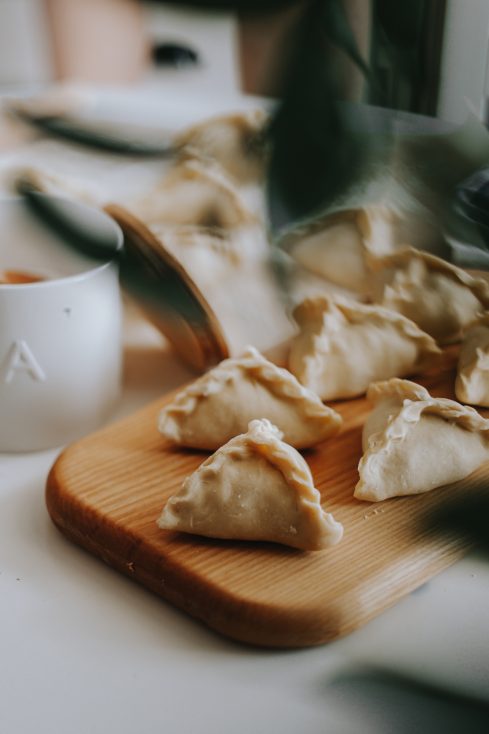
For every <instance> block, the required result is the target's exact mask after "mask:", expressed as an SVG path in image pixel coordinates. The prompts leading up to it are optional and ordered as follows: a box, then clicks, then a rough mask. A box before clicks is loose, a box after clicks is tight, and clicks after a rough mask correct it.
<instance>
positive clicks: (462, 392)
mask: <svg viewBox="0 0 489 734" xmlns="http://www.w3.org/2000/svg"><path fill="white" fill-rule="evenodd" d="M455 395H456V396H457V399H458V400H460V402H462V403H471V404H472V405H483V406H487V407H489V315H488V316H484V317H483V318H482V319H481V320H480V321H479V322H478V323H476V324H474V325H473V326H472V327H471V328H470V329H469V330H468V331H467V333H466V335H465V338H464V340H463V342H462V347H461V349H460V354H459V358H458V365H457V378H456V380H455Z"/></svg>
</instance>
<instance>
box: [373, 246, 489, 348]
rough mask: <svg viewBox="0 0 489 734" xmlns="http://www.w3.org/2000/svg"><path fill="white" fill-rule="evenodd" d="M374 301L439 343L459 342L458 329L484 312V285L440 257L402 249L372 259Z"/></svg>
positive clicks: (487, 300)
mask: <svg viewBox="0 0 489 734" xmlns="http://www.w3.org/2000/svg"><path fill="white" fill-rule="evenodd" d="M370 264H371V267H372V269H373V271H374V272H375V274H376V280H377V287H376V290H375V294H374V300H375V301H376V302H377V303H380V304H382V305H383V306H385V307H386V308H389V309H392V310H394V311H398V312H399V313H402V314H404V316H407V318H409V319H411V320H412V321H414V322H415V323H416V324H418V326H419V327H420V328H421V329H423V331H426V332H427V333H428V334H431V336H433V337H434V338H435V339H436V340H437V341H438V342H440V343H448V342H452V341H456V340H457V339H460V337H461V335H462V332H463V330H464V329H465V328H466V327H467V326H468V325H469V324H470V323H472V322H473V321H474V319H475V318H477V316H478V315H479V314H480V313H481V312H483V311H485V310H486V309H488V308H489V286H488V284H487V283H486V282H485V281H484V280H482V279H480V278H473V277H472V276H471V275H469V274H468V273H466V272H465V271H464V270H462V269H461V268H457V267H456V266H455V265H451V264H450V263H447V262H445V260H442V259H441V258H439V257H436V256H434V255H429V254H427V253H426V252H420V251H419V250H415V249H413V248H405V249H403V250H402V251H400V252H397V253H394V254H392V255H386V256H385V257H381V258H372V260H371V263H370Z"/></svg>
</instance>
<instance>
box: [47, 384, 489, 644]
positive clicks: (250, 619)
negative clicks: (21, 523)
mask: <svg viewBox="0 0 489 734" xmlns="http://www.w3.org/2000/svg"><path fill="white" fill-rule="evenodd" d="M453 381H454V373H453V371H451V370H446V371H445V372H444V373H442V374H441V375H438V376H436V377H433V378H431V379H428V380H420V382H422V383H423V384H425V385H426V386H427V387H428V389H430V391H431V392H432V394H433V395H437V396H444V397H453ZM171 399H172V396H171V395H170V396H166V397H165V398H163V399H161V400H159V401H157V402H154V403H152V404H150V405H148V406H147V407H145V408H143V409H142V410H140V411H139V412H138V413H136V414H135V415H133V416H131V417H129V418H127V419H125V420H123V421H121V422H119V423H117V424H114V425H111V426H109V427H107V428H104V429H103V430H101V431H99V432H97V433H95V434H92V435H90V436H88V437H86V438H83V439H82V440H80V441H78V442H77V443H75V444H73V445H71V446H70V447H68V448H67V449H66V450H65V451H64V452H63V453H62V454H61V455H60V457H59V458H58V459H57V461H56V462H55V464H54V466H53V467H52V470H51V472H50V474H49V477H48V481H47V490H46V500H47V507H48V510H49V513H50V515H51V517H52V519H53V521H54V523H55V524H56V525H57V526H58V528H59V529H60V530H61V531H62V532H63V533H64V534H65V535H66V536H67V537H68V538H70V539H71V540H73V541H74V542H75V543H78V544H79V545H81V546H83V547H84V548H86V549H87V550H88V551H90V552H91V553H93V554H94V555H95V556H97V557H99V558H101V559H102V560H103V561H105V562H106V563H107V564H109V565H110V566H112V567H114V568H116V569H117V570H118V571H121V572H122V573H124V574H126V575H127V576H129V577H131V578H133V579H134V580H135V581H138V582H139V583H141V584H143V585H144V586H146V587H147V588H148V589H151V590H152V591H154V592H156V594H159V595H160V596H161V597H163V598H164V599H166V600H168V601H170V602H171V603H172V604H175V605H176V606H177V607H179V608H180V609H182V610H184V611H186V612H188V613H189V614H190V615H192V616H193V617H196V618H197V619H199V620H201V621H203V622H204V623H205V624H207V625H208V626H209V627H211V628H212V629H214V630H217V631H218V632H220V633H222V634H224V635H227V636H229V637H232V638H234V639H236V640H241V641H243V642H247V643H251V644H256V645H264V646H278V647H300V646H307V645H315V644H319V643H323V642H327V641H329V640H333V639H334V638H335V637H338V636H340V635H344V634H346V633H348V632H351V631H352V630H354V629H356V628H358V627H360V626H361V625H363V624H365V623H366V622H367V621H368V620H370V619H371V618H372V617H374V616H375V615H377V614H379V613H380V612H382V611H383V610H384V609H386V608H387V607H389V606H391V605H392V604H394V603H395V602H396V601H397V600H399V599H401V598H402V597H403V596H405V595H406V594H408V593H409V592H411V591H412V590H413V589H415V588H416V587H418V586H420V585H421V584H423V583H424V582H425V581H427V579H429V578H430V577H432V576H433V575H434V574H436V573H438V572H439V571H441V570H442V569H444V568H446V567H447V566H449V565H450V564H451V563H453V562H454V561H456V560H457V559H458V558H460V557H461V556H462V555H463V553H464V552H465V551H466V550H467V547H468V546H467V543H466V542H464V541H462V540H460V539H459V538H455V537H447V536H446V535H445V536H439V535H428V534H426V533H425V532H424V531H423V530H422V528H421V520H422V518H423V517H424V516H425V513H427V512H430V511H432V510H433V509H435V508H436V507H439V506H441V505H443V503H444V502H445V501H446V499H447V498H455V497H456V496H458V495H460V494H463V493H464V492H467V491H469V490H470V488H471V487H474V486H475V484H476V483H477V480H478V479H480V478H481V477H487V475H488V473H489V466H488V465H486V466H485V467H483V468H482V469H480V470H479V471H478V472H476V473H475V474H473V475H472V476H471V477H470V478H469V479H467V480H465V481H463V482H459V483H457V484H456V485H451V486H450V487H444V488H440V489H437V490H434V491H432V492H430V493H428V494H425V495H420V496H412V497H400V498H395V499H391V500H387V501H385V502H382V503H376V504H373V503H368V502H361V501H359V500H355V499H354V498H353V496H352V493H353V488H354V486H355V484H356V482H357V478H358V474H357V465H358V461H359V458H360V456H361V427H362V424H363V421H364V420H365V417H366V415H367V414H368V412H369V410H370V406H369V405H368V403H367V401H366V400H365V399H363V398H362V399H358V400H351V401H346V402H339V403H337V404H335V405H334V407H335V408H336V409H337V410H338V411H339V412H340V413H341V414H342V415H343V418H344V429H343V431H342V433H341V434H340V435H339V436H337V437H335V438H333V439H330V440H328V441H326V442H325V443H323V444H322V445H321V446H319V447H318V448H317V449H315V450H309V451H307V452H304V456H305V458H306V460H307V462H308V463H309V465H310V467H311V471H312V474H313V477H314V479H315V482H316V486H317V488H318V489H319V490H320V492H321V496H322V503H323V507H324V508H325V509H326V510H327V511H329V512H332V513H333V514H334V517H335V518H336V519H337V520H339V521H340V522H341V523H343V525H344V531H345V532H344V538H343V540H342V541H341V542H340V543H339V544H338V545H337V546H334V547H333V548H330V549H327V550H324V551H320V552H303V551H298V550H294V549H289V548H286V547H282V546H278V545H273V544H271V543H269V544H267V543H250V542H231V541H220V540H211V539H206V538H197V537H193V536H190V535H184V534H176V533H171V532H165V531H163V530H160V529H159V528H158V527H157V526H156V519H157V517H158V516H159V514H160V512H161V509H162V507H163V505H164V504H165V502H166V500H167V499H168V498H169V497H170V495H171V494H173V493H174V492H176V491H177V490H178V489H179V488H180V485H181V483H182V481H183V479H184V478H185V477H186V476H187V475H188V474H189V473H190V472H192V471H193V470H194V469H196V468H197V467H198V466H199V464H200V463H201V462H202V461H203V460H204V459H205V458H206V457H207V455H208V454H206V453H202V452H196V451H188V450H181V449H175V448H172V447H171V446H170V445H169V444H168V443H167V442H166V441H165V440H164V439H162V437H161V436H160V435H159V433H158V431H157V428H156V422H157V416H158V413H159V411H160V409H161V408H162V406H163V405H164V404H165V403H166V402H168V401H169V400H171Z"/></svg>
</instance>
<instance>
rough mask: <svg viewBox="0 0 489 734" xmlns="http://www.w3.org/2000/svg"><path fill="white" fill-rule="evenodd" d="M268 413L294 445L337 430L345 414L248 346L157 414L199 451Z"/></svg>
mask: <svg viewBox="0 0 489 734" xmlns="http://www.w3.org/2000/svg"><path fill="white" fill-rule="evenodd" d="M261 417H266V418H268V419H269V420H270V421H272V423H274V425H276V426H278V428H279V429H280V430H281V431H282V432H283V434H284V440H285V441H286V442H287V443H290V444H291V445H292V446H295V447H296V448H304V447H307V446H313V445H314V444H317V443H319V442H320V441H323V440H324V439H325V438H327V437H328V436H331V435H334V434H335V433H337V432H338V431H339V429H340V426H341V422H342V420H341V417H340V416H339V415H338V413H336V412H335V411H334V410H332V409H331V408H328V407H327V406H325V405H323V404H322V403H321V401H320V400H319V398H318V397H317V395H315V394H314V393H312V392H311V391H310V390H306V389H305V388H304V387H302V385H300V384H299V383H298V382H297V380H296V379H295V377H294V376H293V375H291V374H290V372H288V371H287V370H285V369H282V368H280V367H277V366H276V365H274V364H273V363H272V362H269V361H268V360H267V359H265V357H263V356H262V355H261V354H260V353H259V352H258V351H257V350H256V349H254V348H253V347H249V348H248V349H247V350H246V351H245V353H244V354H243V356H242V357H239V358H236V359H226V360H224V361H223V362H221V363H220V364H218V365H217V367H214V369H212V370H210V371H209V372H208V373H207V374H205V375H203V376H202V377H200V378H199V379H197V380H196V381H195V382H193V383H192V384H191V385H189V386H188V387H187V388H185V389H184V390H182V391H181V392H180V393H178V394H177V396H176V397H175V399H174V400H173V402H172V403H170V404H169V405H167V406H165V407H164V408H163V409H162V411H161V412H160V415H159V423H158V427H159V430H160V432H161V433H162V434H163V436H165V438H168V439H169V440H170V441H173V442H174V443H176V444H178V445H180V446H188V447H190V448H196V449H211V450H212V449H216V448H218V447H219V446H222V445H223V444H224V443H226V441H229V439H230V438H233V437H234V436H237V435H238V434H240V433H244V432H245V431H246V427H247V426H248V423H249V422H250V421H251V420H253V419H254V418H261Z"/></svg>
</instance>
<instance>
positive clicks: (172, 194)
mask: <svg viewBox="0 0 489 734" xmlns="http://www.w3.org/2000/svg"><path fill="white" fill-rule="evenodd" d="M131 209H132V210H133V211H134V213H135V214H136V215H137V216H139V217H140V218H141V219H143V221H144V222H145V223H146V224H163V225H196V226H198V227H207V228H211V229H222V230H228V229H232V228H234V227H241V226H244V225H249V224H250V223H252V222H255V221H256V217H255V215H254V214H253V213H252V212H251V210H250V209H249V207H247V205H246V203H245V201H244V199H243V197H242V196H241V195H240V193H239V191H238V189H237V188H236V186H235V185H234V184H233V183H232V181H231V180H230V179H229V178H227V177H226V175H225V174H224V173H223V172H222V171H221V170H220V168H219V167H218V166H215V165H204V164H203V163H202V162H200V161H198V160H187V161H184V162H182V163H179V164H178V165H176V166H174V167H173V168H172V169H170V171H169V173H168V174H167V176H166V177H165V178H164V179H163V181H162V182H161V183H160V185H159V186H157V187H156V188H154V189H153V190H151V191H150V192H148V193H147V194H145V196H144V197H143V198H142V199H140V200H139V201H136V202H135V203H133V204H132V205H131Z"/></svg>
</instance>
